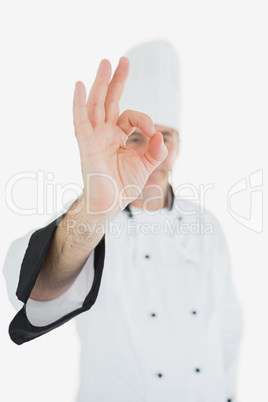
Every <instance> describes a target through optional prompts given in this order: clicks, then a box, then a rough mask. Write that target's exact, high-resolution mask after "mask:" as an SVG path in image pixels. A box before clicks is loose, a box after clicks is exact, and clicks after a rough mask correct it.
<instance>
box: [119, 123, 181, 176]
mask: <svg viewBox="0 0 268 402" xmlns="http://www.w3.org/2000/svg"><path fill="white" fill-rule="evenodd" d="M155 129H156V131H160V132H161V133H162V135H163V139H164V143H165V145H166V147H167V149H168V154H167V156H166V158H165V159H164V160H163V162H162V163H161V164H160V165H159V166H158V167H157V168H156V169H155V170H154V171H153V172H152V173H151V175H150V176H149V178H148V181H147V183H150V184H151V183H157V184H160V183H161V182H163V181H168V177H169V172H171V171H172V169H173V166H174V163H175V160H176V158H177V156H178V154H179V136H178V133H177V132H176V131H175V130H173V129H171V128H169V127H166V126H160V125H157V124H155ZM148 142H149V137H147V136H145V135H144V134H142V132H141V131H140V130H139V129H138V128H136V129H135V131H134V132H133V133H132V134H131V135H130V136H129V138H128V139H127V141H126V147H127V148H131V149H134V150H135V151H136V152H137V154H138V155H141V154H142V153H143V152H144V151H145V150H146V148H147V146H148Z"/></svg>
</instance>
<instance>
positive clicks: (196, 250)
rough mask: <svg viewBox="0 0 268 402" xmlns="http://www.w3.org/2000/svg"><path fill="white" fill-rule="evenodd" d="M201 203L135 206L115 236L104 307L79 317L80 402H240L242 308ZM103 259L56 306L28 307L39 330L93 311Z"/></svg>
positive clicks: (223, 246) (218, 232)
mask: <svg viewBox="0 0 268 402" xmlns="http://www.w3.org/2000/svg"><path fill="white" fill-rule="evenodd" d="M199 209H200V207H199V206H198V205H196V204H195V203H193V202H191V201H186V200H183V199H179V198H175V199H174V203H173V207H172V209H171V210H169V209H168V208H164V209H162V210H159V211H144V210H142V209H140V208H137V207H134V206H132V205H131V206H130V210H131V213H132V217H130V216H129V215H128V214H127V213H126V211H122V212H121V213H120V214H119V215H118V216H117V217H116V218H115V220H114V221H113V222H112V223H111V224H110V227H109V230H108V232H107V233H106V234H105V259H104V267H103V273H102V278H101V284H100V288H99V292H98V296H97V299H96V302H95V304H94V305H93V306H92V307H91V308H90V310H89V311H86V312H84V313H83V314H80V315H77V316H76V317H75V320H76V323H77V329H78V334H79V337H80V340H81V360H80V362H81V363H80V387H79V394H78V396H77V399H76V401H77V402H88V401H94V402H95V401H98V402H107V401H111V402H125V401H128V402H163V401H164V400H166V401H169V402H226V401H228V400H231V401H232V402H233V401H235V382H236V369H237V359H238V350H239V342H240V338H241V328H242V321H241V308H240V305H239V303H238V301H237V299H236V297H235V294H234V290H233V286H232V280H231V265H230V257H229V252H228V246H227V243H226V239H225V236H224V234H223V231H222V229H221V227H220V224H219V222H218V220H217V219H216V218H215V216H214V215H213V214H212V213H211V212H209V211H208V210H206V209H205V210H204V211H202V213H201V212H200V210H199ZM94 253H95V250H94V251H93V252H92V253H91V254H90V256H89V258H88V260H87V262H86V263H85V266H84V268H83V270H82V271H81V273H80V274H79V276H78V278H77V279H76V281H75V283H74V284H73V285H72V287H71V288H70V289H69V290H68V291H67V292H65V293H64V294H63V295H61V296H60V297H59V298H57V299H55V300H51V301H48V302H38V301H34V300H31V299H28V301H27V303H26V314H27V318H28V320H29V321H30V323H31V324H32V325H34V326H36V327H42V326H44V325H49V324H50V323H52V322H53V321H56V320H58V319H59V318H60V317H63V316H65V315H66V314H68V313H69V312H71V311H74V310H76V309H78V308H79V307H81V306H82V305H83V302H84V299H85V297H86V296H87V294H88V293H89V291H90V290H91V287H92V284H93V280H94Z"/></svg>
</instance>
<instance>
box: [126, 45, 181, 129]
mask: <svg viewBox="0 0 268 402" xmlns="http://www.w3.org/2000/svg"><path fill="white" fill-rule="evenodd" d="M124 56H126V57H127V58H128V59H129V61H130V71H129V76H128V79H127V82H126V85H125V89H124V93H123V95H122V98H121V101H120V113H122V112H123V111H124V110H126V109H132V110H137V111H139V112H142V113H146V114H148V115H149V116H150V117H151V119H152V120H153V122H154V124H159V125H162V126H166V127H170V128H173V129H175V130H176V131H179V88H178V86H179V83H178V81H179V77H178V57H177V54H176V51H175V50H174V48H173V47H172V46H171V44H170V43H169V42H167V41H166V40H155V41H152V42H146V43H143V44H141V45H139V46H136V47H134V48H132V49H130V50H129V51H128V52H126V53H125V54H124Z"/></svg>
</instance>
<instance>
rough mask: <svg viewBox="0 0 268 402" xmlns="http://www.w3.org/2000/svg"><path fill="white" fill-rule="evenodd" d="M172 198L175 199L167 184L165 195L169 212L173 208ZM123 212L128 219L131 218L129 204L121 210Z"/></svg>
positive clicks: (171, 189)
mask: <svg viewBox="0 0 268 402" xmlns="http://www.w3.org/2000/svg"><path fill="white" fill-rule="evenodd" d="M174 198H175V195H174V191H173V188H172V186H171V184H170V183H169V184H168V193H167V207H168V209H169V211H170V210H171V209H172V208H173V205H174ZM123 212H126V213H127V214H128V216H129V218H132V217H133V215H132V212H131V208H130V204H128V205H127V206H126V208H125V209H123Z"/></svg>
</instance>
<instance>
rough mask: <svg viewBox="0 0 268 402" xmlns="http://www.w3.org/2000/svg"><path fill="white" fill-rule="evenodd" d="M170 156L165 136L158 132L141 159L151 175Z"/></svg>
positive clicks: (151, 139)
mask: <svg viewBox="0 0 268 402" xmlns="http://www.w3.org/2000/svg"><path fill="white" fill-rule="evenodd" d="M167 154H168V150H167V147H166V146H165V144H164V139H163V135H162V133H160V132H157V133H156V134H155V135H154V136H153V137H152V138H150V141H149V142H148V148H147V149H146V151H145V152H144V153H143V154H141V155H140V159H141V161H142V162H143V164H144V166H145V167H146V169H147V171H148V172H149V174H151V173H152V171H153V170H154V169H156V168H157V166H159V165H160V164H161V163H162V162H163V160H164V159H165V158H166V156H167Z"/></svg>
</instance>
